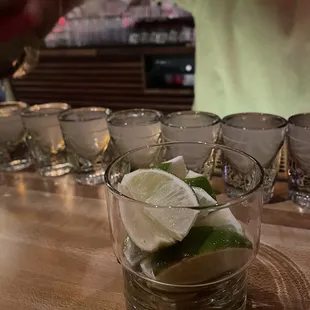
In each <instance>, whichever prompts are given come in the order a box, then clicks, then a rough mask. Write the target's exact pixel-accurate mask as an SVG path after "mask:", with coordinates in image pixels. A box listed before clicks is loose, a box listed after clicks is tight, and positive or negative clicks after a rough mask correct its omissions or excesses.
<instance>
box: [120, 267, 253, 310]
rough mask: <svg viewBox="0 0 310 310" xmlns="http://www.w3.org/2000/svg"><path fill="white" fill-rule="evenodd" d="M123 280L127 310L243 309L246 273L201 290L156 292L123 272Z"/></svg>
mask: <svg viewBox="0 0 310 310" xmlns="http://www.w3.org/2000/svg"><path fill="white" fill-rule="evenodd" d="M124 280H125V281H124V282H125V298H126V309H127V310H158V309H160V310H213V309H229V310H243V309H246V301H247V274H246V272H243V273H241V274H239V275H237V276H235V277H233V278H231V279H229V280H226V281H223V282H220V283H218V284H216V285H211V286H205V287H202V288H190V287H188V288H177V287H171V288H170V289H169V290H168V289H167V288H166V287H165V288H163V287H162V288H160V287H158V285H157V286H156V288H155V287H154V284H151V283H150V282H147V281H145V280H142V279H141V278H139V277H138V276H137V275H135V274H132V273H129V272H128V271H124Z"/></svg>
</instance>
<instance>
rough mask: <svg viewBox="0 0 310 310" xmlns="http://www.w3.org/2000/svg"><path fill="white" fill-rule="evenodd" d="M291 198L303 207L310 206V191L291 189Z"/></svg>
mask: <svg viewBox="0 0 310 310" xmlns="http://www.w3.org/2000/svg"><path fill="white" fill-rule="evenodd" d="M289 197H290V199H291V200H292V201H293V202H294V203H295V204H297V205H298V206H300V207H302V208H310V193H304V192H298V191H293V190H290V191H289Z"/></svg>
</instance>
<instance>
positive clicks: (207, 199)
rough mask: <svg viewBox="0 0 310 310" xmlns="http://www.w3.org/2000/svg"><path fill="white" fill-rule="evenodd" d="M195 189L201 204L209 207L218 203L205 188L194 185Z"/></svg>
mask: <svg viewBox="0 0 310 310" xmlns="http://www.w3.org/2000/svg"><path fill="white" fill-rule="evenodd" d="M193 190H194V192H195V194H196V196H197V199H198V202H199V205H200V206H204V207H207V206H215V205H217V201H216V200H215V199H214V198H212V197H211V196H210V195H209V194H208V193H207V192H206V191H205V190H204V189H202V188H200V187H193Z"/></svg>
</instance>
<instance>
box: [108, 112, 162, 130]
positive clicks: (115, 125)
mask: <svg viewBox="0 0 310 310" xmlns="http://www.w3.org/2000/svg"><path fill="white" fill-rule="evenodd" d="M130 112H151V113H154V115H156V117H155V119H154V120H151V121H148V122H145V124H138V126H148V125H150V124H156V123H158V122H160V120H161V119H162V117H163V113H162V112H160V111H158V110H154V109H143V108H142V109H127V110H121V111H117V112H113V113H111V114H110V115H109V117H108V119H107V122H108V124H109V125H110V126H113V127H130V126H134V125H135V124H129V125H128V124H127V123H124V124H112V123H111V121H112V120H113V119H114V118H116V117H117V116H119V115H125V114H127V113H130Z"/></svg>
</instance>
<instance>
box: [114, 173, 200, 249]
mask: <svg viewBox="0 0 310 310" xmlns="http://www.w3.org/2000/svg"><path fill="white" fill-rule="evenodd" d="M119 189H120V191H121V192H122V193H123V194H125V195H126V196H129V197H131V198H134V199H135V200H138V201H142V202H146V203H148V204H152V205H154V206H159V207H158V208H156V207H143V205H142V204H137V203H134V202H129V201H120V215H121V218H122V221H123V224H124V227H125V229H126V231H127V233H128V236H129V237H130V238H131V240H132V241H133V242H134V243H135V245H136V246H138V247H139V248H140V249H141V250H143V251H148V252H154V251H156V250H157V249H159V248H161V247H164V246H167V245H171V244H173V243H175V242H176V241H180V240H183V238H185V237H186V235H187V234H188V232H189V231H190V229H191V228H192V227H193V225H194V223H195V221H196V219H197V216H198V214H199V211H197V210H192V209H188V208H186V207H195V206H199V203H198V200H197V197H196V195H195V193H194V191H193V190H192V188H191V187H190V186H188V185H187V184H186V183H185V182H183V181H182V180H181V179H179V178H178V177H176V176H174V175H173V174H171V173H168V172H165V171H162V170H159V169H141V170H136V171H134V172H132V173H129V174H127V175H125V176H124V178H123V180H122V183H121V184H120V187H119ZM160 206H178V207H180V209H172V208H160ZM182 207H184V208H182Z"/></svg>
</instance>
